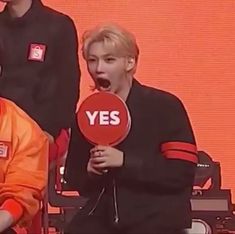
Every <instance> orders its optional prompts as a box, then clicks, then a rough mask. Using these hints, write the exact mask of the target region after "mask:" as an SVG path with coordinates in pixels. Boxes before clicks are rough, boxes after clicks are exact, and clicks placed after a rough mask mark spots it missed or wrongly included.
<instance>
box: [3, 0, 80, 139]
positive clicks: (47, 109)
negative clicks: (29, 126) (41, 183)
mask: <svg viewBox="0 0 235 234" xmlns="http://www.w3.org/2000/svg"><path fill="white" fill-rule="evenodd" d="M0 45H1V47H2V50H3V51H1V57H2V59H1V60H2V61H0V62H1V64H0V66H1V74H0V95H1V96H2V97H5V98H8V99H10V100H12V101H14V102H15V103H16V104H17V105H18V106H20V107H21V108H22V109H24V110H25V111H26V112H27V113H28V114H29V115H30V116H31V117H32V118H33V119H34V120H35V121H36V122H37V123H38V124H39V125H40V126H41V127H42V129H43V130H46V131H48V132H49V133H50V134H51V135H53V136H56V135H58V133H59V131H60V129H61V128H68V127H70V124H71V121H72V119H73V117H74V113H75V108H76V103H77V100H78V96H79V90H78V86H79V81H80V69H79V64H78V55H77V52H78V40H77V33H76V29H75V26H74V23H73V21H72V20H71V19H70V18H69V17H68V16H66V15H64V14H62V13H59V12H57V11H55V10H53V9H50V8H48V7H46V6H43V4H42V3H41V1H40V0H33V3H32V6H31V8H30V9H29V11H28V12H26V14H25V15H24V16H23V17H20V18H15V19H13V18H11V16H10V15H9V13H8V9H7V6H6V7H5V9H4V11H3V12H2V13H1V14H0ZM35 46H36V47H38V46H39V47H40V48H42V49H43V50H41V51H42V56H40V57H39V59H37V58H36V59H35V57H34V56H33V57H32V52H33V51H34V48H35ZM43 53H44V55H43ZM30 54H31V55H30ZM34 55H36V54H34Z"/></svg>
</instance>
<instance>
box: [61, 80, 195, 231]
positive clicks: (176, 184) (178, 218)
mask: <svg viewBox="0 0 235 234" xmlns="http://www.w3.org/2000/svg"><path fill="white" fill-rule="evenodd" d="M126 103H127V106H128V108H129V111H130V115H131V120H132V123H131V130H130V133H129V135H128V136H127V138H126V139H125V140H124V141H123V142H122V143H121V144H119V145H118V146H116V148H118V149H120V150H121V151H123V152H124V165H123V166H122V167H121V168H119V169H115V170H112V171H111V172H109V174H108V175H105V176H97V177H96V178H91V177H89V176H88V174H87V171H86V166H87V162H88V160H89V150H90V148H92V145H90V144H89V143H88V142H87V141H86V140H85V138H84V137H83V136H82V134H81V132H80V131H79V129H78V127H77V126H75V127H74V128H73V131H72V140H71V143H70V148H69V153H68V157H67V162H66V173H65V175H66V181H67V182H68V184H69V185H70V186H71V188H73V189H77V190H78V191H79V192H80V194H81V195H83V196H87V197H90V198H91V199H90V202H89V203H88V205H87V207H89V206H90V208H89V209H90V211H91V209H92V208H93V207H94V206H95V202H96V201H97V199H98V194H100V192H101V191H102V187H105V191H104V194H103V195H102V196H101V198H100V201H99V204H98V206H97V207H96V209H95V210H94V212H96V213H97V214H98V213H99V212H104V213H105V214H108V216H109V218H110V219H111V221H114V219H115V217H116V218H117V220H116V221H118V224H119V225H121V226H128V225H133V224H134V223H136V222H140V221H143V220H144V219H146V218H148V217H155V219H156V226H157V227H159V228H171V229H178V228H186V227H189V226H190V225H191V206H190V197H191V190H192V187H193V181H194V174H195V168H196V163H197V150H196V145H195V139H194V136H193V132H192V129H191V125H190V122H189V119H188V117H187V113H186V111H185V109H184V107H183V105H182V103H181V101H180V100H179V99H178V98H176V97H175V96H174V95H172V94H169V93H167V92H164V91H161V90H157V89H154V88H150V87H146V86H143V85H141V84H140V83H138V82H137V81H136V80H134V81H133V86H132V88H131V91H130V94H129V96H128V99H127V102H126ZM113 182H114V183H115V184H114V183H113ZM114 185H115V186H116V188H115V189H116V191H115V190H114ZM115 193H116V194H115ZM115 203H116V208H115V205H114V204H115ZM102 204H103V206H107V207H106V209H103V208H102V207H101V206H102ZM89 209H87V210H88V211H87V213H89V212H90V211H89ZM85 210H86V208H85ZM104 210H106V211H104Z"/></svg>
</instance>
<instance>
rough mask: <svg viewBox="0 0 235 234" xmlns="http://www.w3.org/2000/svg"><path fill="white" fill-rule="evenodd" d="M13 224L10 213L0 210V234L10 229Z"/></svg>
mask: <svg viewBox="0 0 235 234" xmlns="http://www.w3.org/2000/svg"><path fill="white" fill-rule="evenodd" d="M13 223H14V219H13V217H12V215H11V213H10V212H9V211H7V210H4V209H2V210H1V209H0V233H2V232H3V231H5V230H6V229H7V228H9V227H11V226H12V225H13Z"/></svg>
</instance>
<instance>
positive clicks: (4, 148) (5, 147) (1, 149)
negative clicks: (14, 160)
mask: <svg viewBox="0 0 235 234" xmlns="http://www.w3.org/2000/svg"><path fill="white" fill-rule="evenodd" d="M10 146H11V143H10V142H5V141H0V158H4V159H7V158H8V156H9V151H10Z"/></svg>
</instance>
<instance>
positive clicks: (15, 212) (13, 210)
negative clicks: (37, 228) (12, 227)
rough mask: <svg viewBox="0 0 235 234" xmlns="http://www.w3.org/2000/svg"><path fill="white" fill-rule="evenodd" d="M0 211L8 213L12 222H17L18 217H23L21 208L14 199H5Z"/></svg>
mask: <svg viewBox="0 0 235 234" xmlns="http://www.w3.org/2000/svg"><path fill="white" fill-rule="evenodd" d="M0 209H1V210H6V211H8V212H9V213H10V214H11V215H12V217H13V220H14V222H17V221H18V220H19V219H20V217H21V216H22V215H23V212H24V210H23V207H22V206H21V204H20V203H19V202H17V201H16V200H14V199H11V198H10V199H7V200H6V201H5V202H4V203H3V204H2V205H1V207H0Z"/></svg>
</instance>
